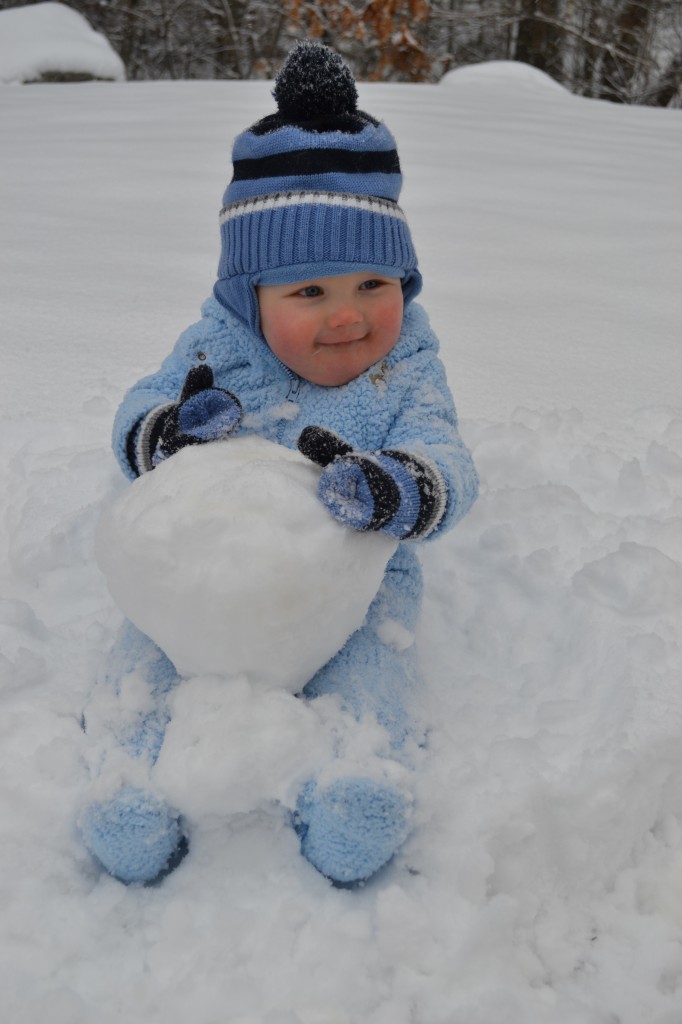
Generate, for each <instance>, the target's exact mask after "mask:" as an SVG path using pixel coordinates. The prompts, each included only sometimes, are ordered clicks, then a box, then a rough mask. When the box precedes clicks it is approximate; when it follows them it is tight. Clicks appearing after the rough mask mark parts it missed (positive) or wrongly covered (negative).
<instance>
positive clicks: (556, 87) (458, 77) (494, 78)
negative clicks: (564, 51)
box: [438, 60, 570, 96]
mask: <svg viewBox="0 0 682 1024" xmlns="http://www.w3.org/2000/svg"><path fill="white" fill-rule="evenodd" d="M469 83H473V84H474V85H490V86H492V87H493V88H496V89H499V88H500V87H502V88H503V89H505V90H507V89H511V90H512V91H513V90H515V89H521V90H523V91H527V92H540V93H541V92H553V93H563V94H564V96H568V95H570V94H569V92H568V90H567V89H565V88H564V87H563V85H560V84H559V83H558V82H557V81H556V80H555V79H554V78H552V76H551V75H548V74H547V73H546V72H545V71H540V69H539V68H534V67H533V66H532V65H531V64H525V63H524V62H523V61H519V60H490V61H485V62H483V63H481V64H465V65H463V66H462V67H458V68H453V69H452V71H448V72H447V73H446V74H444V75H443V77H442V78H441V80H440V82H439V83H438V84H439V85H447V86H453V85H454V86H459V85H465V84H469Z"/></svg>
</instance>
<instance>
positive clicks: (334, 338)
mask: <svg viewBox="0 0 682 1024" xmlns="http://www.w3.org/2000/svg"><path fill="white" fill-rule="evenodd" d="M366 337H367V331H365V330H362V331H344V332H343V333H341V334H326V335H324V336H323V337H321V338H318V339H317V343H318V345H323V346H330V345H352V344H353V342H355V341H364V340H365V338H366Z"/></svg>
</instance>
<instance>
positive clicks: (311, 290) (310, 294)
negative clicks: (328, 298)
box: [296, 284, 322, 299]
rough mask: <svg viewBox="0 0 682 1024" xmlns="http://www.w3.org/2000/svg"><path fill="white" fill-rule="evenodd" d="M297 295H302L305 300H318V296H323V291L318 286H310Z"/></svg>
mask: <svg viewBox="0 0 682 1024" xmlns="http://www.w3.org/2000/svg"><path fill="white" fill-rule="evenodd" d="M296 294H297V295H302V296H303V298H304V299H316V298H317V296H318V295H321V294H322V289H321V288H320V286H319V285H318V284H309V285H307V286H306V287H305V288H301V290H300V291H299V292H297V293H296Z"/></svg>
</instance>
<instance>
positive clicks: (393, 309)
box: [375, 302, 403, 341]
mask: <svg viewBox="0 0 682 1024" xmlns="http://www.w3.org/2000/svg"><path fill="white" fill-rule="evenodd" d="M402 325H403V305H402V302H400V303H396V302H391V303H386V304H385V305H383V306H381V307H379V309H377V311H376V318H375V326H376V328H377V330H379V331H381V333H382V335H384V336H386V337H389V336H391V335H393V336H394V341H397V340H398V335H399V334H400V331H401V328H402Z"/></svg>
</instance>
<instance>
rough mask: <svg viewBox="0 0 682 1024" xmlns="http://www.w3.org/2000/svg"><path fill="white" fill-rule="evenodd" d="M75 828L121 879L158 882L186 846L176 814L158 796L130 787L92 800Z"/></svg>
mask: <svg viewBox="0 0 682 1024" xmlns="http://www.w3.org/2000/svg"><path fill="white" fill-rule="evenodd" d="M79 827H80V831H81V834H82V836H83V841H84V843H85V845H86V846H87V848H88V849H89V850H90V853H92V854H93V856H94V857H95V858H96V859H97V860H98V861H99V862H100V864H102V866H103V867H104V868H105V869H106V870H107V871H108V872H109V874H110V875H113V876H114V878H118V879H119V881H121V882H144V883H145V884H147V885H149V884H151V883H153V882H157V881H160V880H161V879H162V878H164V877H165V875H167V874H169V873H170V872H171V871H172V870H173V869H174V868H176V867H177V866H178V864H179V863H180V861H181V860H182V859H183V857H184V856H185V854H186V853H187V850H188V843H187V838H186V836H185V835H184V834H183V832H182V829H181V827H180V822H179V820H178V817H177V815H176V814H174V812H173V811H172V810H171V809H170V808H169V807H168V805H167V804H165V803H164V802H163V801H162V800H159V799H158V797H155V796H153V795H152V794H151V793H148V792H145V790H143V789H137V788H135V787H133V786H126V787H124V788H123V789H121V790H119V792H118V793H117V794H116V796H115V797H113V798H112V799H111V800H107V801H105V802H103V803H94V804H90V806H89V807H87V808H86V809H85V810H84V811H83V813H82V815H81V817H80V821H79Z"/></svg>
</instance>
